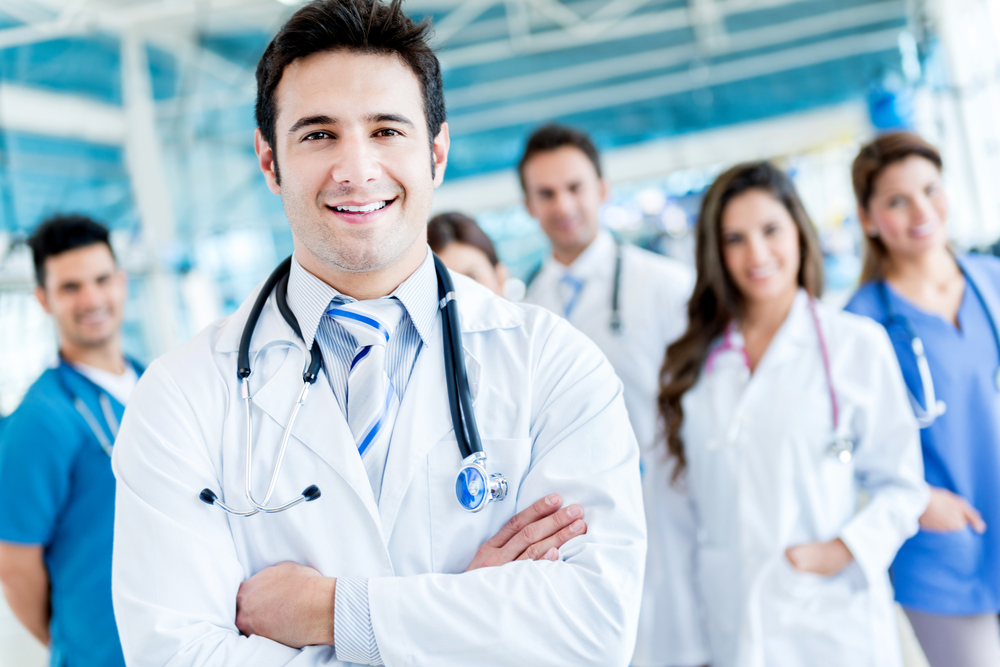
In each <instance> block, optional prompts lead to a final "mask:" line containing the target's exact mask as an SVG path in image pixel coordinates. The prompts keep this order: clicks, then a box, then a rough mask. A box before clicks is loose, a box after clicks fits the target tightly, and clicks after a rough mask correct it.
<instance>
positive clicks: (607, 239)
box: [545, 229, 615, 279]
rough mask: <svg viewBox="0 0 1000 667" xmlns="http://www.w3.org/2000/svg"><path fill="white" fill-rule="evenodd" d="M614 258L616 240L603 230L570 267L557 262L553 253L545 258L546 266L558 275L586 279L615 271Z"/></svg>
mask: <svg viewBox="0 0 1000 667" xmlns="http://www.w3.org/2000/svg"><path fill="white" fill-rule="evenodd" d="M614 257H615V239H614V237H613V236H611V234H610V233H609V232H607V231H606V230H604V229H601V230H599V231H598V232H597V236H596V237H595V238H594V240H593V241H592V242H591V244H590V245H589V246H587V248H586V249H585V250H584V251H583V252H582V253H580V256H579V257H577V258H576V259H575V260H573V263H572V264H570V265H569V266H565V265H563V264H561V263H560V262H558V261H556V259H555V257H553V256H552V254H551V253H549V256H548V257H546V258H545V264H546V265H547V266H548V267H549V268H550V269H555V270H556V272H557V273H558V275H563V274H567V273H568V274H570V275H571V276H573V277H574V278H579V279H586V278H590V277H592V276H593V277H596V276H602V275H607V274H610V273H611V272H612V271H614Z"/></svg>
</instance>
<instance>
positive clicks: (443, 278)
mask: <svg viewBox="0 0 1000 667" xmlns="http://www.w3.org/2000/svg"><path fill="white" fill-rule="evenodd" d="M291 259H292V258H291V257H288V258H287V259H286V260H284V261H283V262H281V264H279V265H278V267H277V268H276V269H275V270H274V272H273V273H272V274H271V275H270V276H269V277H268V279H267V280H266V281H265V283H264V285H263V286H262V287H261V291H260V293H259V294H258V295H257V299H256V301H255V302H254V305H253V307H252V308H251V310H250V314H249V316H248V317H247V323H246V325H245V326H244V329H243V333H242V335H241V336H240V347H239V352H238V354H237V376H238V378H239V381H240V387H241V398H242V400H243V402H244V405H245V414H246V434H247V437H246V448H245V450H246V451H245V457H246V475H245V487H244V492H245V496H246V499H247V501H248V502H249V503H250V505H251V506H252V507H253V509H252V510H247V511H240V510H236V509H235V508H232V507H229V506H228V505H226V504H224V503H223V502H222V501H221V500H219V498H218V496H217V495H216V494H215V492H213V491H212V490H211V489H208V488H206V489H202V491H201V493H200V494H199V498H200V499H201V500H202V501H203V502H205V503H207V504H209V505H212V504H215V505H218V506H219V507H220V508H222V509H223V510H225V511H226V512H228V513H230V514H232V515H235V516H242V517H248V516H253V515H254V514H257V513H258V512H264V513H275V512H282V511H284V510H287V509H290V508H292V507H294V506H295V505H298V504H299V503H302V502H309V501H312V500H315V499H316V498H319V497H320V490H319V488H318V487H316V485H311V486H309V487H307V488H306V489H305V490H304V491H303V492H302V493H301V494H300V495H299V496H298V497H296V498H294V499H292V500H290V501H288V502H286V503H284V504H282V505H278V506H275V507H268V506H267V502H268V501H269V500H270V499H271V495H272V494H273V492H274V489H275V485H276V482H277V479H278V475H279V473H280V472H281V466H282V463H283V461H284V457H285V451H286V450H287V448H288V442H289V438H290V436H291V432H292V427H293V426H294V424H295V420H296V418H297V416H298V413H299V410H300V409H301V407H302V405H303V404H304V403H305V400H306V397H307V396H308V394H309V388H310V387H311V386H312V385H313V384H314V383H315V382H316V378H317V377H318V375H319V370H320V369H321V368H322V365H323V358H322V354H321V353H320V352H319V345H318V344H316V343H315V342H314V344H313V347H312V350H311V358H310V362H309V364H308V365H307V366H306V369H305V370H304V371H303V374H302V380H303V384H302V389H301V390H300V392H299V396H298V398H297V399H296V401H295V404H294V405H293V407H292V412H291V415H290V416H289V418H288V423H287V425H286V426H285V429H284V433H283V434H282V439H281V444H280V446H279V448H278V454H277V456H276V458H275V464H274V468H273V471H272V473H271V479H270V482H269V484H268V488H267V492H266V494H265V496H264V500H263V502H261V503H258V502H257V501H256V500H255V499H254V497H253V492H252V486H253V419H252V414H251V395H250V377H251V375H252V374H253V372H252V365H251V363H250V352H249V350H250V342H251V339H252V338H253V331H254V329H255V328H256V324H257V321H258V320H259V319H260V315H261V313H262V312H263V310H264V305H265V304H266V302H267V300H268V298H269V297H270V293H271V291H272V290H276V291H277V293H276V300H277V305H278V310H279V311H280V312H281V315H282V317H283V318H284V319H285V321H286V322H287V323H288V324H289V326H291V328H292V329H293V330H294V331H295V333H296V334H297V335H298V336H299V337H300V338H301V337H302V332H301V330H300V328H299V325H298V322H297V321H296V319H295V315H294V314H293V313H292V312H291V308H289V307H288V303H287V296H286V294H285V292H286V291H287V286H288V276H289V272H290V269H291ZM434 266H435V271H436V273H437V281H438V296H439V304H438V306H439V309H440V310H441V319H442V337H443V339H444V346H445V354H444V357H445V378H446V382H447V385H448V403H449V407H450V409H451V416H452V422H453V425H454V427H455V439H456V440H457V441H458V446H459V449H460V451H461V454H462V458H463V463H464V465H463V470H464V469H465V467H475V468H477V469H479V470H480V471H481V472H482V476H483V479H484V480H487V481H489V483H490V485H491V492H490V495H489V496H488V498H489V500H487V501H484V502H482V503H481V504H480V505H479V506H477V507H475V508H468V507H465V506H464V505H463V507H464V508H465V509H466V510H467V511H470V512H478V511H479V510H481V509H482V508H483V507H484V506H485V505H486V503H487V502H491V501H493V500H503V498H504V496H505V495H506V481H504V480H503V477H502V475H487V474H486V469H485V461H486V456H485V453H484V452H483V446H482V441H481V439H480V436H479V429H478V426H477V424H476V417H475V412H474V410H473V407H472V393H471V390H470V389H469V379H468V371H467V369H466V367H465V357H464V356H463V354H462V346H461V340H462V338H461V330H460V328H459V317H458V306H457V304H456V301H455V287H454V284H453V283H452V281H451V276H450V275H449V273H448V269H447V268H446V267H445V266H444V263H443V262H441V260H440V258H438V257H437V255H434ZM276 344H287V343H286V342H284V341H274V342H272V343H268V344H267V345H264V346H263V347H261V348H260V349H259V350H257V353H256V355H254V365H256V357H257V356H259V355H260V353H261V352H263V351H264V350H265V349H267V348H269V347H272V346H273V345H276ZM459 477H461V471H460V473H459ZM494 478H497V479H496V480H495V479H494ZM494 486H495V487H496V490H493V487H494ZM501 487H502V488H501Z"/></svg>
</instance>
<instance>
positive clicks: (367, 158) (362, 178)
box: [330, 132, 382, 185]
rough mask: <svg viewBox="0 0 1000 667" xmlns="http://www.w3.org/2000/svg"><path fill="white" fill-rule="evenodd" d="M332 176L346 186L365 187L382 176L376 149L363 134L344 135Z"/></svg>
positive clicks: (336, 153)
mask: <svg viewBox="0 0 1000 667" xmlns="http://www.w3.org/2000/svg"><path fill="white" fill-rule="evenodd" d="M335 151H336V152H335V158H334V163H333V166H332V167H331V170H330V174H331V176H332V178H333V180H334V181H335V182H337V183H341V184H344V185H364V184H365V183H368V182H370V181H374V180H377V179H378V178H379V177H380V176H381V175H382V166H381V164H380V163H379V159H378V153H377V151H376V150H375V147H374V146H372V145H371V143H370V142H369V141H367V136H366V135H362V134H361V133H346V132H345V133H344V135H343V136H342V137H341V140H340V142H339V144H338V146H337V147H336V149H335Z"/></svg>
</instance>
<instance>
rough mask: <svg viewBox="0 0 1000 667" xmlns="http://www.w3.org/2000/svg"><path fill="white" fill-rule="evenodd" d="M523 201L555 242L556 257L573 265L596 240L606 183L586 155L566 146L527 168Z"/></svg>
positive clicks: (541, 155) (534, 160)
mask: <svg viewBox="0 0 1000 667" xmlns="http://www.w3.org/2000/svg"><path fill="white" fill-rule="evenodd" d="M523 178H524V202H525V205H526V206H527V208H528V212H529V213H530V214H531V215H532V217H534V218H535V219H537V220H538V222H539V223H540V224H541V226H542V231H544V232H545V235H546V236H548V237H549V241H551V242H552V250H553V254H554V255H555V258H556V259H557V260H559V261H560V262H563V263H564V264H569V263H571V262H572V261H573V260H574V259H576V258H577V257H578V256H579V255H580V253H582V252H583V251H584V250H585V249H586V248H587V246H589V245H590V243H591V242H592V241H593V240H594V238H596V236H597V230H598V214H599V213H600V210H601V204H602V203H604V200H605V199H606V198H607V194H608V187H607V183H606V182H605V181H604V180H603V179H602V178H601V177H600V176H598V175H597V169H596V168H595V167H594V164H593V163H592V162H591V161H590V158H588V157H587V155H586V153H584V152H583V151H582V150H580V149H579V148H577V147H575V146H563V147H561V148H557V149H555V150H552V151H545V152H542V153H538V154H536V155H534V156H533V157H532V158H531V159H530V160H528V162H527V163H525V165H524V170H523Z"/></svg>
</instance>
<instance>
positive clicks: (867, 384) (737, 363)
mask: <svg viewBox="0 0 1000 667" xmlns="http://www.w3.org/2000/svg"><path fill="white" fill-rule="evenodd" d="M697 243H698V246H697V269H698V277H697V283H696V286H695V290H694V295H693V297H692V300H691V303H690V306H689V317H690V320H689V321H690V323H689V325H688V329H687V332H686V333H685V334H684V336H682V337H681V338H680V339H679V340H678V341H677V342H676V343H674V344H673V345H671V346H670V347H669V348H668V351H667V355H666V360H665V362H664V367H663V374H662V381H663V386H662V390H661V395H660V409H661V413H662V416H663V418H664V423H665V426H666V430H667V447H666V449H667V450H668V451H663V452H662V455H661V456H658V457H653V458H654V460H655V462H656V467H654V468H653V469H652V470H651V471H650V472H649V473H648V474H647V475H646V477H645V480H644V484H645V498H646V511H647V521H648V523H649V553H648V557H647V567H646V580H645V589H644V599H643V607H642V612H641V616H640V630H639V642H638V645H637V649H636V654H635V657H634V660H633V665H635V666H636V667H654V666H655V667H680V666H684V665H688V666H690V665H700V664H711V665H713V667H727V666H735V665H738V666H740V667H751V666H752V667H764V666H765V665H766V666H767V667H782V666H788V667H801V666H802V665H810V664H820V663H821V664H823V665H825V666H828V667H832V666H838V665H842V666H844V667H848V666H849V667H864V666H871V667H892V666H894V665H900V664H901V656H900V650H899V645H898V640H897V634H896V627H895V621H894V611H893V607H892V596H891V592H890V584H889V579H888V573H887V569H888V566H889V563H891V562H892V558H893V556H894V555H895V553H896V550H897V549H898V548H899V546H900V545H901V544H902V543H903V541H904V540H905V539H906V538H908V537H909V536H910V535H912V534H913V533H914V532H915V531H916V529H917V518H918V517H919V516H920V513H921V512H922V511H923V509H924V507H925V506H926V504H927V497H928V492H927V489H926V486H925V484H924V482H923V478H922V464H921V457H920V442H919V437H918V431H917V426H916V423H915V421H914V419H913V416H912V412H911V411H910V409H909V403H908V401H907V397H906V389H905V387H904V385H903V379H902V376H901V374H900V370H899V366H898V364H897V362H896V359H895V356H894V354H893V352H892V347H891V345H890V343H889V340H888V338H887V337H886V334H885V332H884V331H883V330H881V329H880V328H879V327H878V326H872V323H871V322H870V321H867V320H865V319H862V318H859V317H856V316H854V315H851V314H849V313H844V312H840V311H835V310H831V309H828V308H826V307H824V306H822V305H821V304H819V303H818V302H817V301H816V299H817V297H818V296H819V295H820V292H821V289H822V268H821V255H820V252H819V246H818V243H817V240H816V234H815V231H814V229H813V227H812V225H811V223H810V221H809V219H808V217H807V215H806V213H805V210H804V209H803V207H802V205H801V203H800V201H799V199H798V197H797V195H796V193H795V190H794V187H793V185H792V183H791V181H790V180H789V178H788V177H787V176H786V175H785V174H783V173H782V172H781V171H779V170H778V169H776V168H775V167H773V166H772V165H770V164H768V163H766V162H764V163H753V164H744V165H738V166H736V167H734V168H732V169H730V170H729V171H727V172H726V173H724V174H722V175H721V176H720V177H719V178H718V179H717V180H716V181H715V183H714V184H713V185H712V187H711V188H710V189H709V191H708V193H707V195H706V198H705V202H704V204H703V207H702V211H701V217H700V219H699V221H698V240H697ZM862 490H864V491H866V492H867V494H868V501H867V504H865V505H864V507H863V508H860V507H859V503H858V499H859V492H860V491H862Z"/></svg>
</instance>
